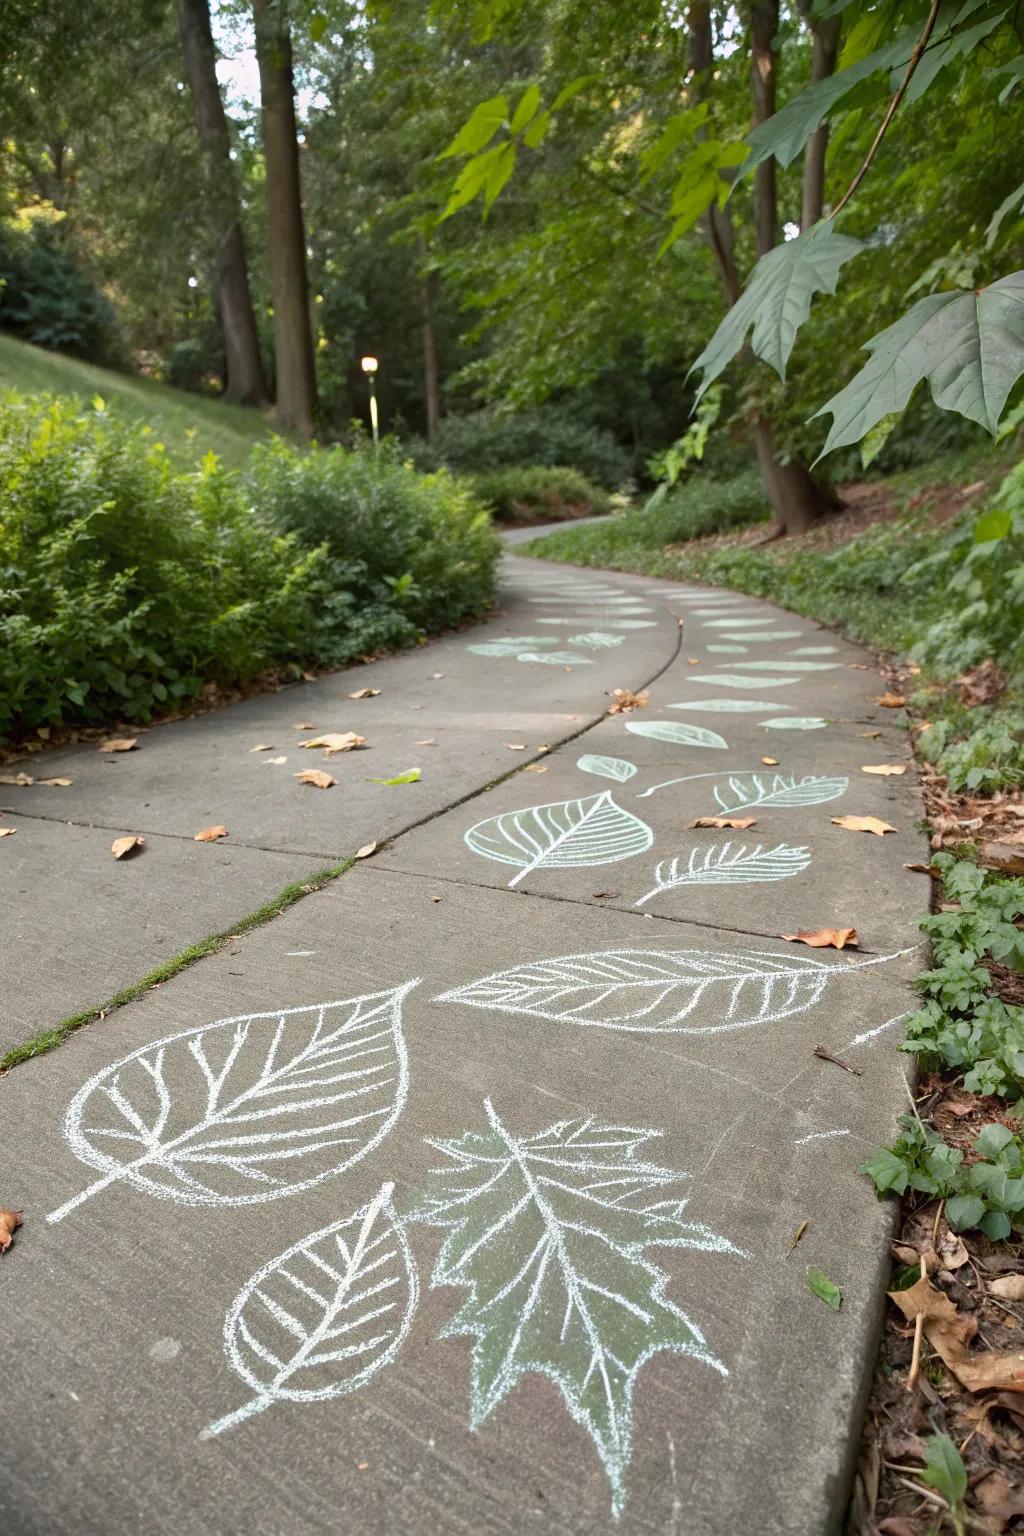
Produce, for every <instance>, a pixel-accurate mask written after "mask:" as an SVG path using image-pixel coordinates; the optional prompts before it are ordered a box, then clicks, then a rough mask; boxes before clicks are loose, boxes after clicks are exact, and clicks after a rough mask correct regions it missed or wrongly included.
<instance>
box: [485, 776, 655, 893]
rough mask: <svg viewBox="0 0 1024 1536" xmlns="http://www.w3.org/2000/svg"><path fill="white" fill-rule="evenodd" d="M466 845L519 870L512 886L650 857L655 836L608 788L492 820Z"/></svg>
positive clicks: (491, 817)
mask: <svg viewBox="0 0 1024 1536" xmlns="http://www.w3.org/2000/svg"><path fill="white" fill-rule="evenodd" d="M465 841H466V843H467V845H468V846H469V847H470V848H472V850H473V852H474V853H479V854H482V855H483V857H484V858H485V859H496V860H497V861H498V862H499V863H501V864H513V865H515V866H516V868H517V869H518V870H519V874H518V875H516V876H515V877H514V878H513V879H512V880H510V881H509V885H510V886H512V885H518V883H519V881H520V880H522V879H524V877H525V876H526V875H528V874H530V873H532V872H533V871H534V870H536V869H581V868H585V867H587V866H588V865H592V864H615V863H617V862H618V861H619V860H620V859H629V858H632V857H633V855H634V854H636V853H646V852H647V849H648V848H649V847H650V846H651V843H652V842H653V841H654V833H653V832H652V831H651V829H650V827H649V826H648V825H647V823H646V822H645V821H641V820H640V818H639V817H638V816H634V815H633V814H632V812H631V811H625V810H623V809H622V807H621V806H620V805H617V804H616V802H615V801H614V800H613V799H612V793H611V790H609V789H606V790H603V791H602V792H601V794H599V795H587V796H586V797H584V798H583V799H582V800H556V801H553V802H551V803H550V804H548V805H531V806H527V807H526V808H525V809H524V810H521V811H505V812H503V813H502V814H501V815H500V816H488V817H487V819H486V821H478V822H477V823H476V825H475V826H473V827H470V829H469V831H468V832H467V833H466V837H465Z"/></svg>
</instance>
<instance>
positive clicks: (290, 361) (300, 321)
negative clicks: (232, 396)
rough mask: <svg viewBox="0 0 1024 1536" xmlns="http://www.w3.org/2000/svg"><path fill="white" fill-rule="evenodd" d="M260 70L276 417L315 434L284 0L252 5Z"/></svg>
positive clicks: (296, 143)
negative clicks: (282, 0)
mask: <svg viewBox="0 0 1024 1536" xmlns="http://www.w3.org/2000/svg"><path fill="white" fill-rule="evenodd" d="M252 13H253V20H254V22H255V26H256V58H257V62H258V64H259V71H260V106H261V108H262V119H263V153H264V157H265V159H266V169H267V237H268V243H269V246H270V276H271V283H272V287H273V293H274V355H275V360H276V372H277V414H278V418H279V419H280V421H281V422H282V423H283V424H284V425H285V426H287V427H293V428H294V429H295V431H297V432H301V433H302V434H303V435H304V436H305V437H312V435H313V418H314V415H315V412H316V364H315V361H314V356H313V333H312V329H311V327H310V321H309V280H308V277H307V275H306V231H305V228H304V226H303V221H302V191H301V184H300V180H299V141H298V136H297V132H296V125H295V85H294V80H293V76H292V45H291V35H290V33H289V31H288V20H287V17H286V16H285V15H284V14H283V12H282V10H281V5H280V0H252Z"/></svg>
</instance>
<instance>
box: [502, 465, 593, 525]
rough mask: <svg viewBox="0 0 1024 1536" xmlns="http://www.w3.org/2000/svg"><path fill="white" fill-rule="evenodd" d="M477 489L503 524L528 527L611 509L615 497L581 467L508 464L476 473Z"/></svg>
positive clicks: (591, 514)
mask: <svg viewBox="0 0 1024 1536" xmlns="http://www.w3.org/2000/svg"><path fill="white" fill-rule="evenodd" d="M472 479H473V488H474V490H475V491H476V493H477V495H478V496H479V497H480V499H481V501H486V502H487V503H488V505H489V506H490V507H491V508H492V509H493V511H494V516H495V517H496V518H497V520H498V522H499V523H512V524H514V525H519V526H524V525H528V524H530V523H555V522H558V521H559V520H560V519H562V518H573V517H591V516H593V515H595V514H598V513H604V512H610V511H611V507H612V500H611V497H610V496H609V495H608V492H607V491H604V490H602V489H601V487H600V486H597V485H594V484H592V482H591V481H589V480H588V479H587V478H586V476H585V475H581V474H580V472H579V470H577V469H562V468H559V467H557V466H554V465H552V466H549V465H542V464H533V465H529V466H521V465H508V466H507V467H506V468H504V469H492V470H488V471H486V472H485V473H484V474H482V475H474V476H473V477H472Z"/></svg>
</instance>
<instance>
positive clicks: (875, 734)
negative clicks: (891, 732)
mask: <svg viewBox="0 0 1024 1536" xmlns="http://www.w3.org/2000/svg"><path fill="white" fill-rule="evenodd" d="M859 734H860V735H861V736H866V737H867V738H868V739H869V740H870V741H874V740H875V739H876V738H877V737H879V736H881V734H882V733H881V731H861V732H860V733H859Z"/></svg>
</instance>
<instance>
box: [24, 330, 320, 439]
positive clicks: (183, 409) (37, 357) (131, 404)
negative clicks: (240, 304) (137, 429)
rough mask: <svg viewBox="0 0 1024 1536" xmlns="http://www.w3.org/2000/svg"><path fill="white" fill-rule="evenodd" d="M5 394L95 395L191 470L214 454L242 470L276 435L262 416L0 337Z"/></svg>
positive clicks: (251, 411)
mask: <svg viewBox="0 0 1024 1536" xmlns="http://www.w3.org/2000/svg"><path fill="white" fill-rule="evenodd" d="M5 389H17V390H21V391H23V392H24V393H26V394H44V393H48V394H55V395H77V396H78V397H79V398H80V399H82V400H83V401H85V402H86V403H88V402H90V401H91V400H93V399H94V398H95V396H97V395H99V396H100V397H101V398H102V400H103V401H104V403H105V405H106V407H107V409H108V410H110V411H111V412H112V413H114V414H116V415H118V416H120V417H122V418H124V419H131V420H134V421H143V422H146V423H147V425H149V426H150V427H152V429H153V431H154V433H155V434H156V437H157V440H158V441H159V442H162V443H163V444H164V446H165V448H166V449H167V451H168V453H169V454H171V456H172V457H173V458H174V459H176V460H177V461H178V462H179V463H181V464H193V463H195V462H196V460H198V459H201V458H202V456H203V454H205V453H209V452H211V451H212V452H213V453H215V454H217V456H218V458H221V459H223V461H224V463H225V464H227V465H229V466H230V467H231V468H233V469H243V468H244V467H245V465H246V464H247V463H248V459H249V452H250V450H251V448H252V446H253V444H254V443H257V442H261V441H266V439H267V438H268V437H271V436H272V435H274V433H275V431H276V428H275V426H274V424H273V422H272V421H271V419H270V417H269V416H267V415H266V414H265V413H263V412H261V411H254V410H249V409H247V408H246V407H244V406H239V405H226V404H225V403H224V401H223V400H213V399H207V398H205V397H204V396H202V395H192V394H188V393H186V392H185V391H184V390H180V389H172V388H171V387H170V386H169V385H167V384H158V383H156V382H155V381H154V380H153V379H142V378H135V377H133V376H132V375H130V374H126V373H115V372H113V371H112V370H111V369H109V368H97V367H96V366H95V365H94V364H93V363H82V362H79V361H78V360H77V359H76V358H72V357H61V356H59V355H58V354H57V353H56V352H44V351H43V350H42V348H41V347H33V346H29V345H28V344H27V343H26V342H23V341H15V340H14V339H13V337H10V336H4V335H2V334H0V391H3V390H5ZM281 435H282V436H286V437H291V434H290V433H283V434H281ZM292 441H297V439H294V438H292Z"/></svg>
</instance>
